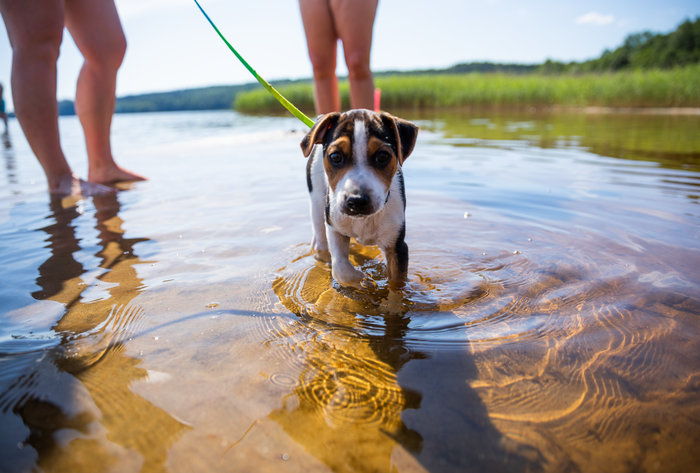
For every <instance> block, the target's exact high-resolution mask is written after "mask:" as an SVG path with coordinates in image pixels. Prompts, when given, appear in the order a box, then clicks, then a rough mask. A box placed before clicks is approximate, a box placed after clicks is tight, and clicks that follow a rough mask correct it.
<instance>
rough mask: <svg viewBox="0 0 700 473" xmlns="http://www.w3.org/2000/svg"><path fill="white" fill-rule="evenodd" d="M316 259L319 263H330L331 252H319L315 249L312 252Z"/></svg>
mask: <svg viewBox="0 0 700 473" xmlns="http://www.w3.org/2000/svg"><path fill="white" fill-rule="evenodd" d="M312 253H313V255H314V258H315V259H316V260H317V261H321V262H322V263H330V262H331V252H330V251H328V250H327V249H326V250H317V249H315V248H314V250H313V251H312Z"/></svg>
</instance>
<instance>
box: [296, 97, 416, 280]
mask: <svg viewBox="0 0 700 473" xmlns="http://www.w3.org/2000/svg"><path fill="white" fill-rule="evenodd" d="M417 135H418V127H417V126H416V125H414V124H413V123H410V122H408V121H406V120H402V119H400V118H396V117H394V116H392V115H390V114H388V113H384V112H382V113H375V112H371V111H369V110H351V111H349V112H345V113H343V114H340V113H337V112H333V113H328V114H326V115H322V116H321V117H319V119H318V120H317V121H316V123H315V124H314V126H313V128H312V129H311V131H310V132H309V133H308V134H307V135H306V136H304V138H303V139H302V140H301V150H302V152H303V153H304V156H305V157H307V158H308V157H309V155H311V158H310V159H309V161H308V163H307V166H306V183H307V185H308V188H309V194H310V198H311V222H312V226H313V240H312V242H311V246H312V249H313V251H314V253H315V256H316V258H317V259H320V260H322V261H326V262H330V263H331V270H332V275H333V278H334V279H335V280H336V281H337V282H338V284H340V285H341V286H353V287H360V286H361V283H362V281H363V279H364V274H363V273H362V272H361V271H359V270H357V269H356V268H355V267H354V266H353V265H352V264H351V263H350V261H349V259H348V249H349V245H350V238H354V239H355V240H357V242H359V243H360V244H363V245H377V246H379V247H380V248H381V249H382V251H383V252H384V255H385V256H386V261H387V270H388V275H389V284H390V287H391V288H392V289H398V288H400V287H401V286H403V283H404V281H405V279H406V272H407V269H408V246H407V245H406V242H405V241H404V236H405V232H406V225H405V209H406V194H405V191H404V183H403V176H402V174H401V166H402V165H403V163H404V161H406V158H408V156H409V155H410V154H411V151H413V147H414V145H415V143H416V136H417ZM315 145H320V146H315ZM312 152H313V154H312Z"/></svg>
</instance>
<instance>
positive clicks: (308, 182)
mask: <svg viewBox="0 0 700 473" xmlns="http://www.w3.org/2000/svg"><path fill="white" fill-rule="evenodd" d="M314 159H316V156H314V155H311V159H307V160H306V187H308V188H309V194H311V191H312V190H313V185H312V184H311V164H313V162H314Z"/></svg>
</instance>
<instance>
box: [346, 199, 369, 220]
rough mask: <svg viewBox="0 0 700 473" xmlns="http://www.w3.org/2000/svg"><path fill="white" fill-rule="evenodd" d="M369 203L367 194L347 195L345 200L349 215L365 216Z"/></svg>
mask: <svg viewBox="0 0 700 473" xmlns="http://www.w3.org/2000/svg"><path fill="white" fill-rule="evenodd" d="M370 203H371V202H370V199H369V196H368V195H367V194H356V195H349V196H348V197H347V198H346V199H345V206H346V208H347V210H348V213H349V214H350V215H365V214H368V213H370V211H371V208H370Z"/></svg>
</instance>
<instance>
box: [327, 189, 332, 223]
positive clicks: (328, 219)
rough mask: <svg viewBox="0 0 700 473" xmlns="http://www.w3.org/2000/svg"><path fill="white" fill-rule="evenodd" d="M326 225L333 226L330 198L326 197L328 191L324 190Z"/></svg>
mask: <svg viewBox="0 0 700 473" xmlns="http://www.w3.org/2000/svg"><path fill="white" fill-rule="evenodd" d="M326 223H327V224H328V226H330V227H332V226H333V224H332V223H331V198H330V196H329V195H328V189H326Z"/></svg>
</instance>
